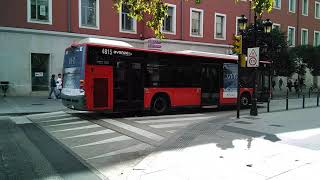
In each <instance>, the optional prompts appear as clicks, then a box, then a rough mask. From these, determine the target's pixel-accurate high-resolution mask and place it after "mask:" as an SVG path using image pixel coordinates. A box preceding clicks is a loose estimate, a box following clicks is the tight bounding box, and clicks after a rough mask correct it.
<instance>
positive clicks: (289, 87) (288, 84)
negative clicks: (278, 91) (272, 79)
mask: <svg viewBox="0 0 320 180" xmlns="http://www.w3.org/2000/svg"><path fill="white" fill-rule="evenodd" d="M287 86H288V89H289V91H290V92H291V89H292V81H291V80H290V79H289V80H288V83H287Z"/></svg>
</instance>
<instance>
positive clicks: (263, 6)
mask: <svg viewBox="0 0 320 180" xmlns="http://www.w3.org/2000/svg"><path fill="white" fill-rule="evenodd" d="M185 1H188V0H185ZM194 1H195V3H197V4H199V3H201V0H194ZM238 1H239V0H235V2H238ZM113 2H114V5H115V8H116V10H117V12H121V8H122V6H123V5H125V6H127V8H128V11H129V16H130V17H133V18H135V19H136V20H137V21H141V20H146V24H147V26H148V27H149V28H151V29H152V30H153V32H154V34H155V36H156V37H157V38H160V39H161V38H163V34H162V32H161V27H162V23H163V20H164V18H165V16H166V15H167V10H168V5H167V4H166V3H165V2H164V1H163V0H113ZM251 6H252V8H253V9H255V11H256V12H257V13H258V14H259V15H262V13H263V12H265V11H267V12H270V11H271V10H272V6H273V0H253V1H252V3H251ZM148 16H151V17H150V18H145V17H148Z"/></svg>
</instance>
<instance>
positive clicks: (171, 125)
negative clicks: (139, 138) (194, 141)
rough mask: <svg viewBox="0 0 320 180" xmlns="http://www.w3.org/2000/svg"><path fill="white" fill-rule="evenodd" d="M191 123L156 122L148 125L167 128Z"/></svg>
mask: <svg viewBox="0 0 320 180" xmlns="http://www.w3.org/2000/svg"><path fill="white" fill-rule="evenodd" d="M189 124H191V123H190V122H182V123H171V124H157V125H150V126H151V127H153V128H168V127H179V126H187V125H189Z"/></svg>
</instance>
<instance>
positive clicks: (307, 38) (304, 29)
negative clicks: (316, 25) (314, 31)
mask: <svg viewBox="0 0 320 180" xmlns="http://www.w3.org/2000/svg"><path fill="white" fill-rule="evenodd" d="M304 31H305V32H307V36H306V40H307V43H306V44H304V42H302V40H303V32H304ZM300 42H301V43H300V44H301V45H308V44H309V30H308V29H306V28H301V38H300Z"/></svg>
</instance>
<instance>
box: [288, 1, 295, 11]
mask: <svg viewBox="0 0 320 180" xmlns="http://www.w3.org/2000/svg"><path fill="white" fill-rule="evenodd" d="M289 12H292V13H295V12H296V0H289Z"/></svg>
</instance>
